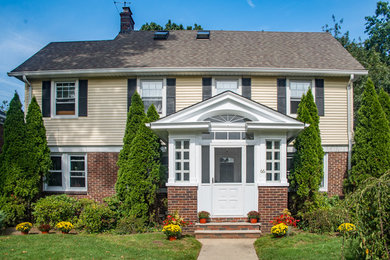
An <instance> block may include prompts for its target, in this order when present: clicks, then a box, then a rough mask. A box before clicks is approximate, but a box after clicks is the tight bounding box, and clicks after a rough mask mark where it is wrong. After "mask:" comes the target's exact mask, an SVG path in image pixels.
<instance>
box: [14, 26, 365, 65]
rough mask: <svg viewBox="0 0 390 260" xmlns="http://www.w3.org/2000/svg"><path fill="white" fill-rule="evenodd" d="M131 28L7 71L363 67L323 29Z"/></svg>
mask: <svg viewBox="0 0 390 260" xmlns="http://www.w3.org/2000/svg"><path fill="white" fill-rule="evenodd" d="M153 36H154V32H150V31H149V32H148V31H133V32H131V33H128V34H119V35H118V36H117V37H116V38H115V39H114V40H105V41H80V42H53V43H50V44H48V45H47V46H46V47H44V48H43V49H41V50H40V51H39V52H37V53H36V54H35V55H33V56H32V57H31V58H29V59H28V60H26V61H25V62H24V63H23V64H21V65H20V66H18V67H17V68H15V69H14V70H13V71H12V72H22V71H46V70H70V69H104V68H148V67H150V68H152V67H153V68H156V67H165V68H185V67H188V68H195V67H199V68H203V67H207V68H213V67H215V68H225V67H227V68H246V67H248V68H292V69H324V70H327V69H331V70H364V68H363V66H362V65H360V63H359V62H357V61H356V60H355V59H354V58H353V57H352V56H351V55H350V54H349V53H348V52H347V51H346V50H345V49H344V48H343V47H342V46H341V45H340V44H339V42H338V41H337V40H336V39H334V38H333V37H332V36H331V35H330V34H329V33H310V32H309V33H307V32H258V31H211V32H210V40H203V39H199V40H197V39H196V31H171V32H170V34H169V38H168V40H153Z"/></svg>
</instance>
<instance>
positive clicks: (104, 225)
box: [78, 203, 116, 233]
mask: <svg viewBox="0 0 390 260" xmlns="http://www.w3.org/2000/svg"><path fill="white" fill-rule="evenodd" d="M115 223H116V215H115V212H113V211H112V210H111V209H110V208H108V207H107V206H105V205H103V204H98V203H94V204H89V205H87V206H86V207H85V208H84V209H83V211H82V212H81V214H80V218H79V223H78V227H80V228H84V229H85V230H86V231H87V232H89V233H98V232H104V231H108V230H110V229H112V228H114V227H115Z"/></svg>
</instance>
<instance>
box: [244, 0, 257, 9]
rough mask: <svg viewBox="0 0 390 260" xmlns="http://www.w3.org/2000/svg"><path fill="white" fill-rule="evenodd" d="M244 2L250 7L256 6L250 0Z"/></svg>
mask: <svg viewBox="0 0 390 260" xmlns="http://www.w3.org/2000/svg"><path fill="white" fill-rule="evenodd" d="M246 2H247V3H248V5H249V6H250V7H252V8H255V7H256V6H255V4H254V3H253V1H252V0H246Z"/></svg>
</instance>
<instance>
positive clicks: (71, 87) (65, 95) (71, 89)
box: [53, 81, 77, 116]
mask: <svg viewBox="0 0 390 260" xmlns="http://www.w3.org/2000/svg"><path fill="white" fill-rule="evenodd" d="M54 95H55V96H54V106H53V107H54V115H55V116H76V111H77V105H76V104H77V87H76V82H75V81H67V82H55V83H54Z"/></svg>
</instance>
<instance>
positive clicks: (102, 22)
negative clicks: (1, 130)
mask: <svg viewBox="0 0 390 260" xmlns="http://www.w3.org/2000/svg"><path fill="white" fill-rule="evenodd" d="M117 2H121V3H117V4H114V1H113V0H61V1H60V0H33V1H32V0H0V102H1V101H2V100H10V99H11V98H12V97H13V95H14V93H15V91H17V92H18V93H19V95H20V97H21V99H22V100H23V98H24V84H23V82H21V81H19V80H17V79H15V78H11V77H8V76H7V72H9V71H11V70H13V69H14V68H16V67H17V66H18V65H20V64H21V63H23V62H24V61H25V60H27V59H28V58H29V57H31V56H32V55H33V54H34V53H36V52H37V51H39V50H40V49H41V48H43V47H44V46H46V45H47V44H48V43H50V42H56V41H81V40H107V39H113V38H114V37H115V36H116V35H117V34H118V32H119V21H120V20H119V12H120V11H121V10H122V6H123V1H119V0H117ZM376 2H377V0H165V1H162V0H132V1H130V8H131V10H132V12H133V19H134V21H135V29H136V30H138V29H139V28H140V27H141V25H142V24H144V23H146V22H152V21H153V22H156V23H158V24H161V25H165V23H166V22H167V21H168V19H171V20H172V21H173V22H175V23H178V24H180V23H181V24H183V25H184V26H187V25H193V24H194V23H197V24H200V25H202V27H203V28H204V29H206V30H207V29H208V30H242V31H261V30H264V31H289V32H320V31H322V26H324V25H325V24H329V25H332V24H333V23H332V15H335V16H336V19H337V20H339V19H341V18H343V20H344V23H343V25H342V31H349V32H350V36H351V37H352V38H355V39H358V38H359V37H360V38H361V39H365V38H366V37H367V36H366V35H365V34H364V29H365V19H364V18H365V17H366V16H372V15H373V14H374V12H375V9H376Z"/></svg>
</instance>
